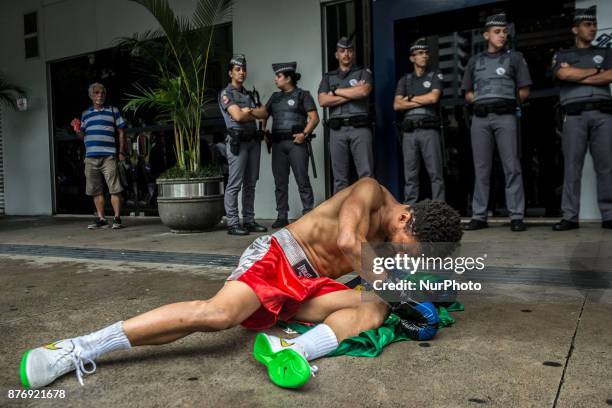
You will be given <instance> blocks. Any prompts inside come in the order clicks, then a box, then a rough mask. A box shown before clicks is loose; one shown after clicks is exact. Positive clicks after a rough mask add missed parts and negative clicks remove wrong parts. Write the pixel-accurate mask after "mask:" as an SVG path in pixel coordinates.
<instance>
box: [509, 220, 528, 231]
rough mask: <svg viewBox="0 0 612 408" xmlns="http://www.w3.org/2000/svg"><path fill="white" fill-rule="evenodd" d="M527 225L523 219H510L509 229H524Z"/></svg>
mask: <svg viewBox="0 0 612 408" xmlns="http://www.w3.org/2000/svg"><path fill="white" fill-rule="evenodd" d="M526 229H527V226H526V225H525V223H524V222H523V220H510V230H511V231H514V232H521V231H525V230H526Z"/></svg>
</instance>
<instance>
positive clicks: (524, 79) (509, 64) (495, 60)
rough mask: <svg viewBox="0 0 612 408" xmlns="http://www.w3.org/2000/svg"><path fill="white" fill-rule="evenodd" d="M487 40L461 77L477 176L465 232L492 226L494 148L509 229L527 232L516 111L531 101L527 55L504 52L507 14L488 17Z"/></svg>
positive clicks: (484, 34)
mask: <svg viewBox="0 0 612 408" xmlns="http://www.w3.org/2000/svg"><path fill="white" fill-rule="evenodd" d="M483 37H484V38H485V40H486V42H487V50H486V51H484V52H482V53H479V54H477V55H474V56H472V58H470V60H469V62H468V64H467V66H466V69H465V75H464V77H463V89H464V91H465V100H466V101H467V102H468V103H471V104H473V106H472V108H473V112H474V115H473V118H472V127H471V139H472V153H473V156H474V173H475V180H474V198H473V200H472V220H471V221H470V222H469V223H468V224H466V225H464V229H466V230H478V229H482V228H486V227H488V224H487V207H488V205H489V184H490V178H491V167H492V161H493V149H494V146H495V145H497V149H498V151H499V156H500V158H501V162H502V166H503V169H504V176H505V179H506V206H507V207H508V212H509V213H510V229H511V230H512V231H524V230H525V229H526V228H525V224H524V223H523V216H524V212H525V194H524V190H523V177H522V175H521V163H520V160H519V140H518V135H517V115H516V112H517V104H519V103H520V102H522V101H524V100H525V99H526V98H527V97H528V96H529V85H531V77H530V76H529V69H528V68H527V63H526V62H525V59H524V58H523V55H522V54H521V53H520V52H516V51H512V50H509V49H507V48H506V43H507V41H508V28H507V21H506V15H505V14H504V13H500V14H495V15H492V16H489V17H487V19H486V23H485V31H484V33H483Z"/></svg>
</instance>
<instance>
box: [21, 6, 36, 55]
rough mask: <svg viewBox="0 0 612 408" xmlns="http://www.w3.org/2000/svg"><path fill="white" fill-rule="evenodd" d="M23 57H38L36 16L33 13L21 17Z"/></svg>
mask: <svg viewBox="0 0 612 408" xmlns="http://www.w3.org/2000/svg"><path fill="white" fill-rule="evenodd" d="M23 36H24V45H25V57H26V59H27V58H35V57H38V15H37V13H36V12H35V11H34V12H32V13H27V14H24V16H23Z"/></svg>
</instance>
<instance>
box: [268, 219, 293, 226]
mask: <svg viewBox="0 0 612 408" xmlns="http://www.w3.org/2000/svg"><path fill="white" fill-rule="evenodd" d="M287 225H289V220H288V219H287V218H277V219H276V221H274V224H272V228H284V227H286V226H287Z"/></svg>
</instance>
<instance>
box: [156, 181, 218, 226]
mask: <svg viewBox="0 0 612 408" xmlns="http://www.w3.org/2000/svg"><path fill="white" fill-rule="evenodd" d="M157 187H158V197H157V208H158V211H159V217H160V218H161V220H162V222H163V223H164V225H165V226H167V227H168V228H170V230H171V231H172V232H179V233H180V232H200V231H206V230H210V229H211V228H212V227H214V226H215V225H217V224H218V223H219V221H221V218H222V217H223V177H221V176H218V177H203V178H193V179H157Z"/></svg>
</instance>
